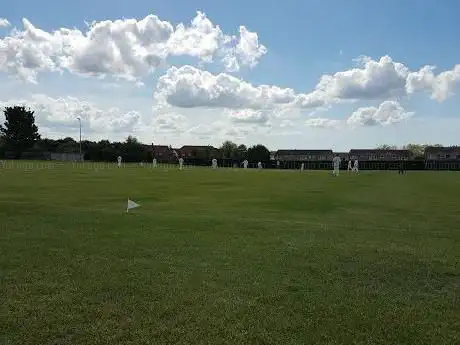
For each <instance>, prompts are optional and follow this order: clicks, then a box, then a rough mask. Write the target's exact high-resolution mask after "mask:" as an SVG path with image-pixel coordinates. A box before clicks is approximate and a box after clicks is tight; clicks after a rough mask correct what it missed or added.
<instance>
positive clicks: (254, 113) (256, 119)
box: [225, 109, 270, 125]
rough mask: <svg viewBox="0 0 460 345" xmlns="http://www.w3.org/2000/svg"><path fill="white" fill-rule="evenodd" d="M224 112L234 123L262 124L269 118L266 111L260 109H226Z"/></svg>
mask: <svg viewBox="0 0 460 345" xmlns="http://www.w3.org/2000/svg"><path fill="white" fill-rule="evenodd" d="M225 113H226V115H227V116H228V118H229V119H230V120H231V121H232V122H235V123H243V124H244V123H246V124H259V125H263V124H267V123H268V122H269V119H270V118H269V115H268V113H267V112H265V111H261V110H253V109H241V110H226V111H225Z"/></svg>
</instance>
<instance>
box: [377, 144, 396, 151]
mask: <svg viewBox="0 0 460 345" xmlns="http://www.w3.org/2000/svg"><path fill="white" fill-rule="evenodd" d="M397 149H398V147H397V146H396V145H385V144H382V145H379V146H377V150H397Z"/></svg>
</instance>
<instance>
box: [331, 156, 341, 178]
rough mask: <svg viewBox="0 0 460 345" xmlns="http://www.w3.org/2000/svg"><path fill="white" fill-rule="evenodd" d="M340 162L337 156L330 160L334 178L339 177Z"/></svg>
mask: <svg viewBox="0 0 460 345" xmlns="http://www.w3.org/2000/svg"><path fill="white" fill-rule="evenodd" d="M341 161H342V160H341V159H340V157H339V155H335V157H334V158H333V159H332V165H333V166H334V171H333V174H334V176H339V171H340V162H341Z"/></svg>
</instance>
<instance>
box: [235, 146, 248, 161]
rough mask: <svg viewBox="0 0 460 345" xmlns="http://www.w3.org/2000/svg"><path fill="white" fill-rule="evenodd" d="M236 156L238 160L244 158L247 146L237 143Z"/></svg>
mask: <svg viewBox="0 0 460 345" xmlns="http://www.w3.org/2000/svg"><path fill="white" fill-rule="evenodd" d="M236 158H237V159H239V160H245V159H247V158H248V148H247V147H246V145H239V146H238V147H237V149H236Z"/></svg>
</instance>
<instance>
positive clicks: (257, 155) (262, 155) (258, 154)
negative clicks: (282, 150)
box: [248, 144, 270, 162]
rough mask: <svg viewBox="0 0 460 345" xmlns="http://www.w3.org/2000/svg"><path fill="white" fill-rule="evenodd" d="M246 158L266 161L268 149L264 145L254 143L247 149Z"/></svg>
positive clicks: (254, 160) (253, 160) (268, 154)
mask: <svg viewBox="0 0 460 345" xmlns="http://www.w3.org/2000/svg"><path fill="white" fill-rule="evenodd" d="M248 159H249V161H251V162H259V161H261V162H267V161H269V160H270V151H269V150H268V149H267V148H266V147H265V146H264V145H260V144H259V145H254V146H251V147H250V148H249V149H248Z"/></svg>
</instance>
